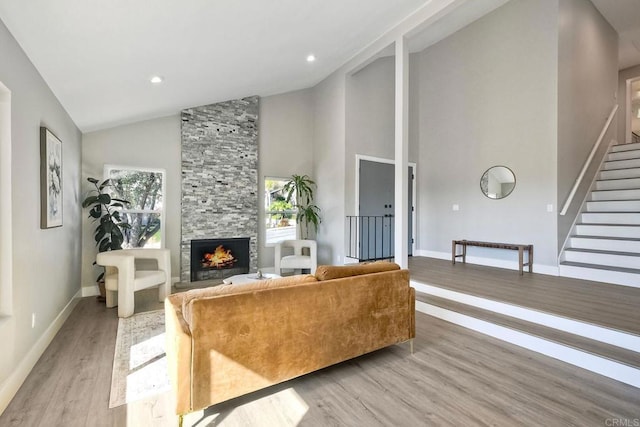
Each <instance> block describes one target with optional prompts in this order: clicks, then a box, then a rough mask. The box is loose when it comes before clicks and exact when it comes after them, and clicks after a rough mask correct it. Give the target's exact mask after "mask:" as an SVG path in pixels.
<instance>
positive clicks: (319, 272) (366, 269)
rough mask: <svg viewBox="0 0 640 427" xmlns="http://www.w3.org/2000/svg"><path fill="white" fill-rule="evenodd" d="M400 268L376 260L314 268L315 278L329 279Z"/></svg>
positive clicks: (396, 265) (390, 263)
mask: <svg viewBox="0 0 640 427" xmlns="http://www.w3.org/2000/svg"><path fill="white" fill-rule="evenodd" d="M393 270H400V266H399V265H398V264H395V263H393V262H388V261H376V262H371V263H363V264H351V265H339V266H338V265H320V266H318V268H317V269H316V279H318V280H331V279H341V278H343V277H349V276H360V275H361V274H371V273H382V272H384V271H393Z"/></svg>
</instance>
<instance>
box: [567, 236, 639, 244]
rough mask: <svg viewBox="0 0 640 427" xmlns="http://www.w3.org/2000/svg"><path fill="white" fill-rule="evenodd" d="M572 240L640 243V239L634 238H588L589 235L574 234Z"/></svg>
mask: <svg viewBox="0 0 640 427" xmlns="http://www.w3.org/2000/svg"><path fill="white" fill-rule="evenodd" d="M571 238H572V239H599V240H624V241H628V242H637V241H640V239H637V238H634V237H614V236H612V237H609V236H588V235H581V234H572V235H571Z"/></svg>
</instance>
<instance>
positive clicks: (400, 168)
mask: <svg viewBox="0 0 640 427" xmlns="http://www.w3.org/2000/svg"><path fill="white" fill-rule="evenodd" d="M395 47H396V76H395V77H396V104H395V113H396V115H395V172H396V173H395V210H394V214H395V235H394V236H395V242H394V245H395V262H396V263H397V264H399V265H400V267H401V268H407V267H408V266H409V238H408V236H407V235H408V234H409V223H408V218H409V207H408V206H407V205H408V204H409V176H408V175H409V173H408V169H409V50H408V48H407V40H406V39H405V38H404V37H403V36H400V37H398V38H397V39H396V42H395Z"/></svg>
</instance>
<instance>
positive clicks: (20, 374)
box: [0, 290, 82, 414]
mask: <svg viewBox="0 0 640 427" xmlns="http://www.w3.org/2000/svg"><path fill="white" fill-rule="evenodd" d="M81 294H82V290H79V291H78V292H77V293H76V294H75V295H74V296H73V297H72V298H71V301H69V303H68V304H67V305H66V306H65V307H64V308H63V309H62V311H61V312H60V314H58V316H57V317H56V318H55V319H54V320H53V322H51V325H49V327H48V328H47V329H46V330H45V331H44V333H43V334H42V335H41V336H40V338H38V340H37V341H36V343H35V344H34V345H33V347H31V349H30V350H29V351H28V352H27V354H26V355H25V356H24V357H23V358H22V360H21V361H20V363H19V364H18V366H16V368H15V369H14V370H13V373H12V374H11V375H9V377H8V378H7V379H6V380H5V381H4V382H3V383H2V384H0V414H2V413H3V412H4V410H5V409H7V406H9V403H11V399H13V397H14V396H15V395H16V393H17V392H18V390H19V389H20V386H22V383H24V381H25V380H26V379H27V376H29V373H30V372H31V370H32V369H33V367H34V366H35V365H36V363H37V362H38V359H40V357H41V356H42V354H43V353H44V351H45V350H46V349H47V347H48V346H49V344H50V343H51V341H52V340H53V338H54V337H55V336H56V334H57V333H58V331H59V330H60V328H62V325H63V324H64V322H65V321H66V320H67V318H68V317H69V315H70V314H71V312H72V311H73V309H74V308H75V306H76V304H78V301H79V299H80V296H81Z"/></svg>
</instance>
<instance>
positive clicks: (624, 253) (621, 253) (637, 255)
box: [566, 239, 640, 258]
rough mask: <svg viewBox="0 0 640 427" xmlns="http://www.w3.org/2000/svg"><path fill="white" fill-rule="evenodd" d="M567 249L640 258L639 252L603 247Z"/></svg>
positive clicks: (569, 249)
mask: <svg viewBox="0 0 640 427" xmlns="http://www.w3.org/2000/svg"><path fill="white" fill-rule="evenodd" d="M636 240H640V239H636ZM566 251H571V252H586V253H591V254H606V255H624V256H634V257H639V258H640V253H637V252H623V251H607V250H601V249H585V248H567V249H566Z"/></svg>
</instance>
